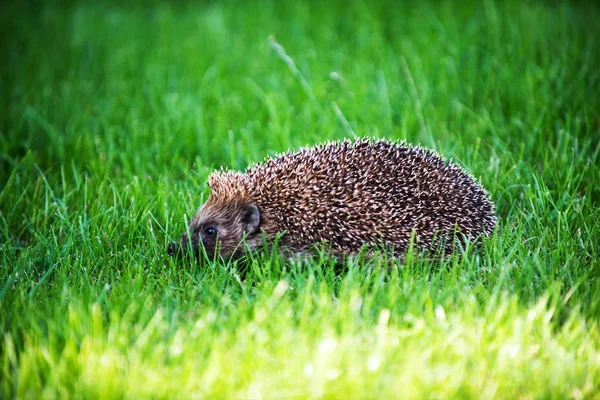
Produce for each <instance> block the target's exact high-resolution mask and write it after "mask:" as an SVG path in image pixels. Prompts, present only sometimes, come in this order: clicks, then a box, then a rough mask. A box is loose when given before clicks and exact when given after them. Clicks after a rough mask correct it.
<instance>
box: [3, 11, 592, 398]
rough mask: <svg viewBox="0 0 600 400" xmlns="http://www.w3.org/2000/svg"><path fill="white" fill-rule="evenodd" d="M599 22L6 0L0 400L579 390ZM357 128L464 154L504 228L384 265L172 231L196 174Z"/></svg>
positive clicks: (582, 14)
mask: <svg viewBox="0 0 600 400" xmlns="http://www.w3.org/2000/svg"><path fill="white" fill-rule="evenodd" d="M599 19H600V9H599V8H598V7H597V6H596V5H594V4H593V3H589V4H587V3H585V2H538V1H533V0H532V1H526V2H517V1H507V2H498V3H494V2H492V1H485V2H483V3H480V2H475V1H474V2H472V3H469V2H450V1H439V2H431V3H429V2H419V3H418V4H417V3H414V4H412V3H407V4H401V3H399V2H398V3H397V2H393V1H389V2H387V3H383V2H382V3H377V4H370V2H351V3H347V2H341V1H340V2H338V3H333V2H312V3H300V2H293V3H292V2H285V3H284V2H276V1H273V2H269V1H260V2H256V3H254V2H244V3H241V2H239V3H238V2H222V3H217V2H206V4H201V3H199V2H194V3H183V2H174V3H166V2H165V3H161V2H127V3H126V4H124V5H122V4H121V5H120V4H118V3H117V2H115V3H114V4H112V3H109V2H103V1H93V2H81V3H70V2H69V3H65V4H62V3H53V2H46V3H44V2H41V4H31V3H29V2H16V1H15V2H12V3H10V4H8V3H3V4H2V5H0V32H1V34H0V43H1V57H0V59H1V63H2V67H1V76H0V92H1V93H2V95H1V97H0V132H1V140H0V263H1V267H0V310H1V311H0V368H1V370H0V371H1V372H0V397H2V398H12V397H16V398H67V397H76V398H135V399H137V398H174V397H179V398H190V397H198V398H200V397H206V398H312V397H315V398H316V397H324V398H340V399H342V398H343V399H345V398H398V397H402V398H405V397H408V398H423V397H432V398H448V397H454V398H492V397H496V398H560V399H562V398H597V397H599V396H600V330H599V327H600V325H599V319H600V261H599V260H600V228H599V224H600V222H599V221H600V140H599V138H600V68H598V66H599V65H600V43H599V41H598V39H599V38H600V25H599V24H598V23H597V21H598V20H599ZM286 54H287V56H286ZM288 56H289V58H288ZM355 134H356V135H359V136H364V135H367V134H368V135H371V136H374V137H387V138H391V139H405V140H407V141H408V142H410V143H413V144H422V145H424V146H427V147H431V148H434V149H436V150H438V151H439V152H441V153H442V154H443V155H445V156H447V157H451V158H453V159H454V160H455V161H457V162H458V163H460V164H462V165H464V166H465V168H467V169H468V170H469V171H471V172H472V173H473V174H474V175H475V176H476V177H477V178H478V179H479V180H480V182H481V183H482V184H483V185H484V186H485V187H486V188H487V189H488V190H489V191H490V193H491V195H492V198H493V200H494V201H495V203H496V205H497V214H498V216H499V221H500V222H499V227H498V230H497V233H496V235H495V236H494V237H493V238H492V239H490V240H487V241H485V243H484V248H483V249H482V251H480V252H476V253H472V254H467V255H465V256H464V257H460V256H459V255H457V256H454V257H453V258H451V259H450V260H447V261H444V262H433V261H427V260H421V259H419V258H418V257H412V255H410V254H409V255H408V257H407V259H406V262H405V263H404V264H403V265H398V264H397V263H391V264H390V265H391V267H390V268H389V269H387V268H385V267H386V265H385V263H384V261H383V260H381V259H378V260H360V259H356V260H350V261H349V262H348V264H347V265H345V266H344V268H342V270H341V271H340V269H339V268H336V267H335V266H334V264H333V262H332V260H328V259H325V258H316V259H315V260H304V261H303V262H296V263H290V262H286V261H285V260H282V259H281V258H280V257H278V256H277V254H274V255H269V254H266V255H262V256H259V257H256V258H255V259H253V260H252V261H251V263H250V265H249V268H248V270H247V271H246V272H245V273H242V272H241V271H240V270H239V266H238V265H223V264H220V263H216V264H212V263H199V264H198V263H195V262H193V261H192V260H189V259H184V260H175V259H172V258H170V257H168V256H167V255H166V247H167V244H168V243H169V241H171V240H174V239H175V238H177V236H178V235H179V234H180V233H181V232H182V231H183V230H184V228H185V221H186V219H189V218H190V217H191V216H192V215H193V214H194V212H195V210H196V209H197V207H198V206H199V205H200V204H201V203H202V202H203V201H204V200H205V199H206V196H207V195H208V188H207V186H206V184H205V180H206V177H207V175H208V174H209V173H210V172H211V171H212V170H214V169H217V168H220V167H221V166H225V167H230V168H234V169H239V168H244V167H245V166H247V165H248V164H250V163H252V162H255V161H259V160H261V159H262V158H264V157H265V156H266V155H273V154H275V153H277V152H281V151H285V150H287V149H295V148H299V147H301V146H304V145H311V144H315V143H319V142H322V141H325V140H335V139H342V138H347V137H352V136H354V135H355Z"/></svg>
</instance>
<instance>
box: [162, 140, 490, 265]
mask: <svg viewBox="0 0 600 400" xmlns="http://www.w3.org/2000/svg"><path fill="white" fill-rule="evenodd" d="M208 186H209V188H210V191H211V193H210V195H209V197H208V200H207V201H206V203H205V204H204V205H202V206H201V207H200V209H199V210H198V212H197V214H196V215H195V216H194V217H193V219H192V220H191V221H190V223H189V227H188V229H187V231H186V232H184V233H183V234H182V235H181V239H180V241H178V242H174V243H172V244H171V245H170V246H169V249H168V252H169V254H171V255H176V254H178V255H182V254H185V253H188V252H192V251H193V252H194V253H195V254H196V255H198V254H199V251H200V247H203V248H204V250H205V251H206V254H207V255H209V256H210V255H213V256H221V257H224V258H227V259H229V258H239V257H241V256H243V255H244V254H246V252H253V251H255V250H257V249H259V248H262V247H264V246H263V244H264V243H265V240H266V242H267V243H269V242H272V241H273V240H275V239H276V238H277V240H278V243H279V247H280V248H281V247H283V248H285V249H287V250H289V251H291V252H292V254H295V255H296V254H305V253H307V252H308V253H310V252H312V250H315V249H317V248H319V246H320V245H324V246H326V248H327V250H328V251H329V252H330V254H333V255H335V256H351V255H357V254H359V253H360V252H361V251H364V249H366V251H367V252H372V251H374V250H375V249H378V248H379V249H381V248H385V249H388V250H391V251H393V252H394V254H398V255H400V257H401V256H402V255H403V254H404V253H405V252H406V251H407V249H408V248H409V247H410V246H414V247H416V248H417V249H427V250H433V249H437V251H438V252H441V254H442V255H443V254H451V253H452V252H453V251H454V250H455V249H456V247H457V243H458V242H461V240H457V239H469V238H470V239H471V240H474V242H475V243H480V242H481V240H480V239H481V238H482V237H484V236H486V237H489V236H490V235H491V234H492V232H493V230H494V227H495V224H496V217H495V215H494V205H493V203H492V202H491V201H490V196H489V195H488V193H487V191H486V190H485V189H484V188H483V187H482V186H481V185H480V184H478V183H477V182H476V181H475V178H474V177H473V176H472V175H471V174H469V173H468V172H466V171H465V170H464V169H462V168H461V167H459V166H458V165H457V164H455V163H453V162H451V161H448V160H446V159H444V158H443V157H442V156H441V155H440V154H438V153H437V152H435V151H433V150H429V149H426V148H423V147H420V146H412V145H409V144H407V143H406V142H394V141H388V140H383V139H380V140H373V139H370V138H362V139H355V140H353V141H350V140H344V141H338V142H329V143H325V144H321V145H317V146H315V147H311V148H303V149H301V150H299V151H296V152H288V153H284V154H282V155H279V156H276V157H274V158H267V159H266V160H265V161H263V162H261V163H258V164H255V165H253V166H250V167H248V169H246V171H245V172H243V173H242V172H235V171H231V170H223V169H222V170H220V171H217V172H213V173H212V174H211V175H210V176H209V177H208ZM463 241H464V240H463ZM190 246H191V247H190Z"/></svg>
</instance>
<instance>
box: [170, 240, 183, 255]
mask: <svg viewBox="0 0 600 400" xmlns="http://www.w3.org/2000/svg"><path fill="white" fill-rule="evenodd" d="M180 252H181V246H180V244H179V243H177V242H171V244H169V247H167V253H169V255H170V256H171V257H172V256H176V255H178V254H179V253H180Z"/></svg>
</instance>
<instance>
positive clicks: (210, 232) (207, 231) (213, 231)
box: [204, 226, 217, 237]
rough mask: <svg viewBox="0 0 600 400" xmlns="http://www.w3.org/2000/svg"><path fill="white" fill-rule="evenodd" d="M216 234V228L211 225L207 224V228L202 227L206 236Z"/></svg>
mask: <svg viewBox="0 0 600 400" xmlns="http://www.w3.org/2000/svg"><path fill="white" fill-rule="evenodd" d="M216 234H217V230H216V229H215V228H213V227H212V226H209V227H208V228H206V229H204V235H205V236H206V237H214V236H216Z"/></svg>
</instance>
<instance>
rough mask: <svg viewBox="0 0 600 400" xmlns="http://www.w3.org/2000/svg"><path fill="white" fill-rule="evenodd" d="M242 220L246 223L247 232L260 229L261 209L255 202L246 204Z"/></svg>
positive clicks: (250, 232)
mask: <svg viewBox="0 0 600 400" xmlns="http://www.w3.org/2000/svg"><path fill="white" fill-rule="evenodd" d="M242 222H244V223H245V224H246V229H245V231H246V233H248V234H252V233H254V232H256V231H257V230H258V226H259V225H260V211H258V207H256V206H255V205H254V204H246V205H245V206H244V215H243V216H242Z"/></svg>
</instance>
